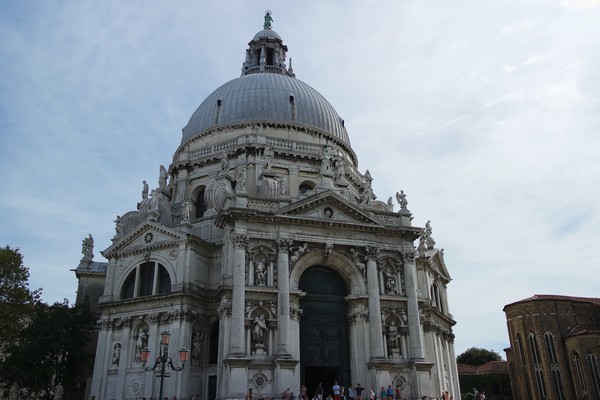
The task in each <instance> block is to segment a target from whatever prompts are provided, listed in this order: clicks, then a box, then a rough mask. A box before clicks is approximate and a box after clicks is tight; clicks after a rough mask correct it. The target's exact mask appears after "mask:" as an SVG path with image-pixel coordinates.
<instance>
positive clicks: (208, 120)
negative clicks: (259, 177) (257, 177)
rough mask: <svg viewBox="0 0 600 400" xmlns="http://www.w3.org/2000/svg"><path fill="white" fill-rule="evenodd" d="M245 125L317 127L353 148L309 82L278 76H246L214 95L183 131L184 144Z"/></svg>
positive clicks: (340, 123) (337, 118)
mask: <svg viewBox="0 0 600 400" xmlns="http://www.w3.org/2000/svg"><path fill="white" fill-rule="evenodd" d="M245 122H274V123H285V124H294V125H301V126H306V127H308V128H316V129H319V130H322V131H325V132H328V133H329V134H331V135H333V136H335V137H337V138H338V139H339V140H341V141H342V142H343V143H345V144H346V145H347V146H348V147H350V140H349V138H348V133H347V132H346V128H345V127H344V122H343V120H342V118H340V116H339V115H338V113H337V112H336V111H335V109H334V108H333V107H332V106H331V104H329V102H328V101H327V100H326V99H325V98H324V97H323V96H321V94H320V93H319V92H317V91H316V90H315V89H313V88H312V87H310V86H309V85H307V84H306V83H304V82H302V81H300V80H298V79H296V78H293V77H291V76H289V75H285V74H278V73H257V74H250V75H244V76H241V77H239V78H237V79H234V80H232V81H229V82H227V83H225V84H224V85H222V86H221V87H219V88H218V89H217V90H215V91H214V92H212V94H210V95H209V96H208V97H207V98H206V100H204V101H203V102H202V104H200V106H199V107H198V108H197V109H196V111H195V112H194V114H193V115H192V117H191V118H190V120H189V122H188V123H187V125H186V126H185V127H184V128H183V138H182V143H184V142H186V141H187V140H189V139H191V138H193V137H195V136H196V135H198V134H200V133H202V132H204V131H206V130H208V129H211V128H214V127H217V126H221V125H228V124H235V123H245Z"/></svg>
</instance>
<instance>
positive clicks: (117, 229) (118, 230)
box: [113, 215, 124, 236]
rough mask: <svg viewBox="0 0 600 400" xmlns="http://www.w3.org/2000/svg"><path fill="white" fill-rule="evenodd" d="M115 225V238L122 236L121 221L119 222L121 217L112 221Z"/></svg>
mask: <svg viewBox="0 0 600 400" xmlns="http://www.w3.org/2000/svg"><path fill="white" fill-rule="evenodd" d="M113 222H114V223H115V233H116V234H117V236H123V233H124V229H123V221H121V217H120V216H119V215H117V218H116V219H115V220H114V221H113Z"/></svg>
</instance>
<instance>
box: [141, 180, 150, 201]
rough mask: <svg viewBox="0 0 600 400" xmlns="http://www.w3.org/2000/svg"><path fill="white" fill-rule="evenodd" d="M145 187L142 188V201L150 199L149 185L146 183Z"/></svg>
mask: <svg viewBox="0 0 600 400" xmlns="http://www.w3.org/2000/svg"><path fill="white" fill-rule="evenodd" d="M143 185H144V187H143V188H142V199H143V200H144V199H147V198H148V190H149V189H148V183H146V181H144V182H143Z"/></svg>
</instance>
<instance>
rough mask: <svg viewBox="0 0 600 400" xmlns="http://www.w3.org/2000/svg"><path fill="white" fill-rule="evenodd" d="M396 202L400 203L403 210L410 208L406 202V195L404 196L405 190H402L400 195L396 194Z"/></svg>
mask: <svg viewBox="0 0 600 400" xmlns="http://www.w3.org/2000/svg"><path fill="white" fill-rule="evenodd" d="M396 201H398V205H399V206H400V209H401V210H406V209H407V208H406V207H407V206H408V201H406V195H405V194H404V190H401V191H400V193H398V192H396Z"/></svg>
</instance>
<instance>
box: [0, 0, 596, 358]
mask: <svg viewBox="0 0 600 400" xmlns="http://www.w3.org/2000/svg"><path fill="white" fill-rule="evenodd" d="M0 3H1V8H2V12H1V13H0V170H1V171H4V173H5V175H4V176H3V179H2V186H1V189H0V193H1V195H0V245H1V246H5V245H9V246H11V247H13V248H14V247H17V248H19V249H20V252H21V253H22V254H23V256H24V263H25V265H26V266H27V267H28V268H29V272H30V281H29V283H30V287H31V288H32V289H35V288H40V287H41V288H43V300H44V301H46V302H55V301H61V300H62V299H64V298H66V299H69V300H70V301H71V302H72V301H74V299H75V292H76V289H77V281H76V278H75V274H74V273H73V272H72V271H71V270H72V269H74V268H75V267H77V265H78V263H79V260H80V259H81V257H82V254H81V241H82V240H83V238H85V237H87V235H88V234H90V233H91V234H92V235H93V237H94V240H95V258H94V261H104V259H103V258H102V256H101V255H100V251H101V250H104V249H106V248H107V247H108V246H109V245H110V244H111V238H112V237H113V235H114V233H115V229H114V222H113V221H114V220H115V217H116V215H123V214H124V213H126V212H127V211H131V210H135V208H136V203H137V202H138V201H139V200H140V198H141V189H142V181H143V180H147V181H148V182H149V183H150V182H157V179H158V172H159V166H160V165H161V164H164V165H165V166H168V165H169V164H170V163H171V161H172V157H173V153H174V152H175V150H176V149H177V146H178V145H179V144H180V142H181V129H182V128H183V126H185V124H186V123H187V121H188V120H189V118H190V116H191V115H192V113H193V112H194V110H195V109H196V108H197V107H198V105H199V104H200V103H201V102H202V101H203V100H204V98H206V97H207V96H208V95H209V94H210V93H211V92H212V91H213V90H215V89H216V88H217V87H219V86H220V85H221V84H223V83H225V82H227V81H229V80H231V79H234V78H237V77H238V76H239V75H240V71H241V66H242V62H243V61H244V57H245V50H246V48H247V43H248V42H249V41H250V40H251V39H252V37H253V36H254V34H255V33H256V32H258V31H260V30H261V29H262V23H263V16H264V12H265V10H267V9H269V10H271V11H272V16H273V19H274V22H273V29H274V30H275V31H276V32H278V33H279V34H280V35H281V37H282V38H283V40H284V43H285V44H286V45H287V46H288V49H289V51H288V59H289V58H291V59H292V60H293V68H294V72H295V73H296V76H297V78H298V79H300V80H302V81H304V82H306V83H308V84H309V85H311V86H312V87H314V88H315V89H316V90H317V91H319V92H320V93H321V94H322V95H323V96H325V98H327V99H328V100H329V102H330V103H331V104H332V105H333V107H334V108H335V109H336V110H337V112H338V113H339V114H340V116H341V117H342V118H343V119H344V120H345V126H346V128H347V130H348V134H349V135H350V140H351V143H352V147H353V149H354V150H355V152H356V154H357V156H358V166H359V170H360V171H361V172H363V173H364V172H365V171H366V170H367V169H368V170H369V171H370V173H371V175H372V177H373V188H374V191H375V194H376V195H377V196H378V199H379V200H383V201H386V200H387V198H388V197H390V196H394V194H395V193H396V192H397V191H399V190H404V192H405V193H406V194H407V200H408V202H409V203H408V208H409V209H410V210H411V212H412V213H413V217H414V220H413V224H414V225H415V226H424V224H425V222H426V221H428V220H431V226H432V229H433V234H432V236H433V238H434V239H435V241H436V242H437V247H439V248H443V249H444V254H445V262H446V266H447V268H448V270H449V272H450V275H451V277H452V281H451V282H450V283H449V285H448V297H449V308H450V312H451V314H452V315H453V317H454V319H455V320H456V322H457V323H456V325H455V327H454V333H455V335H456V339H455V351H456V354H457V355H458V354H460V353H462V352H463V351H464V350H466V349H468V348H470V347H482V348H486V349H490V350H494V351H497V352H498V353H499V354H500V355H502V356H503V357H504V352H503V349H504V348H506V347H508V346H509V341H508V335H507V330H506V320H505V316H504V313H503V311H502V309H503V307H504V306H505V305H506V304H510V303H512V302H515V301H518V300H522V299H525V298H528V297H531V296H533V295H534V294H560V295H569V296H581V297H598V296H599V293H600V280H599V279H598V267H599V265H600V257H599V253H598V248H597V247H596V246H598V245H599V238H600V201H599V198H600V184H599V183H598V177H599V176H600V41H599V40H598V38H599V37H600V0H543V1H538V0H503V1H487V0H453V1H448V0H439V1H435V0H387V1H366V0H364V1H333V0H331V1H285V2H284V1H277V2H273V1H272V2H267V1H247V0H236V1H233V0H232V1H227V2H215V1H205V0H194V1H187V0H178V1H175V0H166V1H160V2H157V1H140V0H132V1H127V2H123V1H117V0H115V1H113V0H102V1H91V0H89V1H88V0H83V1H58V2H43V1H33V0H27V1H19V2H14V1H8V0H0ZM151 186H152V185H151Z"/></svg>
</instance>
